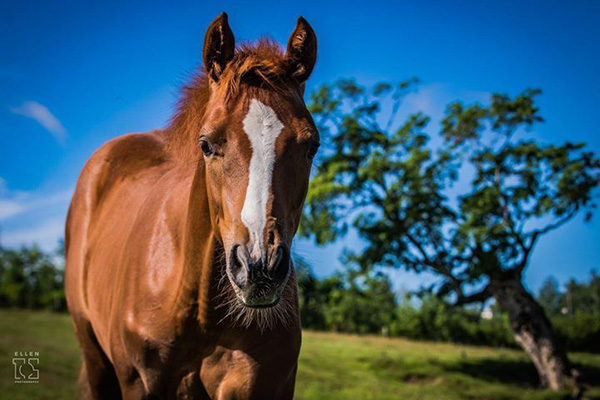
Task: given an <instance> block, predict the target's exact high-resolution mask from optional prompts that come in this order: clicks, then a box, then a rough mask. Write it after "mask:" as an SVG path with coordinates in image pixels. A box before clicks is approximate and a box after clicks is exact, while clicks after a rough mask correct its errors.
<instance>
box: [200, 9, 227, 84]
mask: <svg viewBox="0 0 600 400" xmlns="http://www.w3.org/2000/svg"><path fill="white" fill-rule="evenodd" d="M234 53H235V38H234V37H233V32H232V31H231V28H230V27H229V23H228V22H227V13H221V15H219V16H218V17H217V18H215V20H214V21H213V22H212V24H210V26H209V27H208V30H207V31H206V35H205V36H204V50H203V54H202V58H203V60H204V67H205V68H206V72H207V73H208V75H209V76H210V77H211V78H212V79H213V80H214V81H215V82H218V81H219V78H220V77H221V74H222V73H223V70H224V69H225V67H226V66H227V63H228V62H229V61H231V59H232V58H233V54H234Z"/></svg>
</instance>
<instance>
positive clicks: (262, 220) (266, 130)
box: [242, 99, 283, 262]
mask: <svg viewBox="0 0 600 400" xmlns="http://www.w3.org/2000/svg"><path fill="white" fill-rule="evenodd" d="M282 129H283V124H282V123H281V121H279V119H278V118H277V114H275V111H274V110H273V109H272V108H271V107H269V106H266V105H265V104H263V103H261V102H260V101H258V100H256V99H252V101H251V102H250V108H249V110H248V115H246V118H244V132H246V135H248V138H249V139H250V143H251V144H252V157H251V158H250V168H249V171H250V172H249V176H248V188H247V189H246V199H245V200H244V206H243V208H242V222H243V223H244V225H246V227H247V228H248V232H249V233H250V242H249V243H248V250H249V252H250V258H251V259H252V261H253V262H256V261H258V260H260V259H261V258H262V256H263V254H262V253H263V241H264V230H265V225H266V223H267V202H268V200H269V193H270V192H271V182H272V175H273V164H275V141H276V140H277V137H278V136H279V134H280V133H281V130H282Z"/></svg>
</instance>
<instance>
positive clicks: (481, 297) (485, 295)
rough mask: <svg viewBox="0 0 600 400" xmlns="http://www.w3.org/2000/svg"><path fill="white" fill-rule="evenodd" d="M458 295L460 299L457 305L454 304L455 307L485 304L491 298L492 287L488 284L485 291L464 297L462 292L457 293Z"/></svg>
mask: <svg viewBox="0 0 600 400" xmlns="http://www.w3.org/2000/svg"><path fill="white" fill-rule="evenodd" d="M456 294H457V296H458V299H457V300H456V303H454V304H453V306H454V307H459V306H464V305H465V304H469V303H478V302H484V301H485V300H487V299H489V298H490V296H491V293H490V285H489V284H488V285H486V286H485V287H484V288H483V290H481V291H479V292H475V293H472V294H470V295H468V296H464V295H463V294H462V290H461V291H460V292H457V293H456Z"/></svg>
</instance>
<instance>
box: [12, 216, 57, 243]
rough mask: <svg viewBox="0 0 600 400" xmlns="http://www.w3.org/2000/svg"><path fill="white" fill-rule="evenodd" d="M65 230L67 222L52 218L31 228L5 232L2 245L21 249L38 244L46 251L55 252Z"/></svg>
mask: <svg viewBox="0 0 600 400" xmlns="http://www.w3.org/2000/svg"><path fill="white" fill-rule="evenodd" d="M64 230H65V221H64V220H63V219H61V218H52V219H48V220H44V221H41V222H40V223H38V224H36V225H32V226H29V227H24V228H21V229H15V230H10V231H6V232H4V231H3V232H2V245H3V246H7V247H19V246H24V245H29V246H31V245H33V244H36V245H38V246H40V247H41V248H42V249H44V250H53V249H55V248H56V246H57V245H58V240H59V239H60V238H61V237H62V236H63V234H64Z"/></svg>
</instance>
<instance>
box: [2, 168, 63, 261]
mask: <svg viewBox="0 0 600 400" xmlns="http://www.w3.org/2000/svg"><path fill="white" fill-rule="evenodd" d="M72 193H73V190H72V189H71V188H69V189H65V190H58V191H52V192H48V191H18V190H10V189H9V188H8V187H7V185H6V184H5V182H4V180H3V179H2V178H0V227H1V228H2V230H1V236H0V242H1V244H2V245H3V246H8V247H18V246H22V245H31V244H34V243H36V244H38V245H40V246H41V247H42V248H43V249H45V250H53V249H54V248H56V245H57V243H58V239H59V238H60V237H62V236H63V234H64V222H65V216H66V213H67V209H68V207H69V200H70V198H71V195H72Z"/></svg>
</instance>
